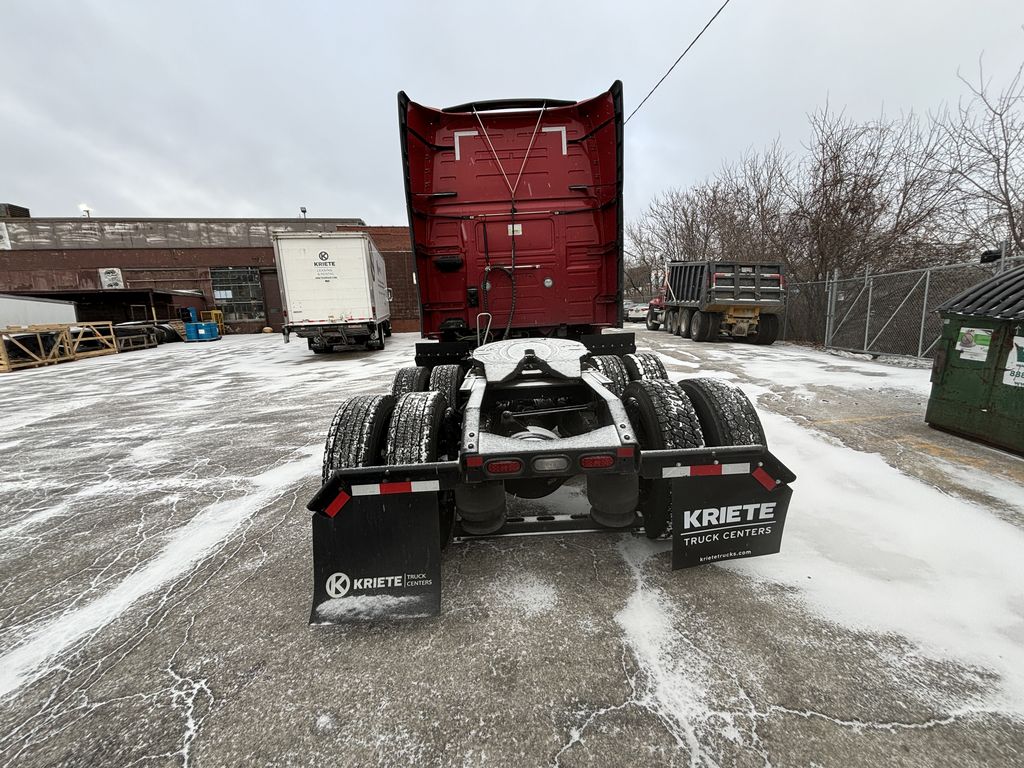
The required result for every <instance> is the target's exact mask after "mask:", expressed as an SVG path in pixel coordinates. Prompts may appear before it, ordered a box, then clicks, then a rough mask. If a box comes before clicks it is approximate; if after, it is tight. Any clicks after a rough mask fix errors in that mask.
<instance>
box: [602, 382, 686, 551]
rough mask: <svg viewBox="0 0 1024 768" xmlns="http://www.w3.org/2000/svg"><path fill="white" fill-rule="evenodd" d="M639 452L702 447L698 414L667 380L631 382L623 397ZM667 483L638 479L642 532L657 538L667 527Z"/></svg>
mask: <svg viewBox="0 0 1024 768" xmlns="http://www.w3.org/2000/svg"><path fill="white" fill-rule="evenodd" d="M622 403H623V405H624V406H625V408H626V414H627V415H628V416H629V421H630V423H631V424H632V425H633V430H634V434H635V435H636V440H637V442H638V443H639V444H640V450H642V451H644V450H647V451H656V450H662V449H665V448H700V447H702V446H703V445H704V436H703V434H702V432H701V428H700V421H699V419H698V418H697V413H696V412H695V411H694V409H693V405H691V404H690V401H689V399H688V398H687V397H686V395H685V394H684V393H683V391H682V390H681V389H679V388H678V387H676V386H675V385H674V384H672V383H671V382H668V381H634V382H632V383H630V384H629V386H627V387H626V391H625V392H624V393H623V395H622ZM671 493H672V485H671V481H670V480H647V479H645V478H640V505H639V506H640V513H641V514H642V515H643V517H644V532H645V533H646V534H647V536H648V538H651V539H656V538H657V537H658V536H661V534H663V533H664V532H665V529H666V528H667V527H668V522H669V513H670V511H671V500H672V498H671Z"/></svg>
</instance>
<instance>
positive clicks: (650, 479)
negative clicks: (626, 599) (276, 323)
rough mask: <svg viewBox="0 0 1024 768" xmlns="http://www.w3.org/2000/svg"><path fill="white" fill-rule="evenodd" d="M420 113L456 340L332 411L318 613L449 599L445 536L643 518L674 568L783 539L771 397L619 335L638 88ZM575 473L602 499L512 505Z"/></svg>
mask: <svg viewBox="0 0 1024 768" xmlns="http://www.w3.org/2000/svg"><path fill="white" fill-rule="evenodd" d="M399 115H400V123H401V126H402V132H403V134H402V135H403V141H402V149H403V157H404V159H405V166H406V192H407V200H408V204H409V213H410V227H411V230H412V233H413V242H414V246H415V248H416V254H415V256H416V262H417V267H418V280H417V286H418V288H419V291H420V298H421V301H422V302H423V305H424V312H423V315H424V320H423V329H422V335H423V336H424V337H427V338H431V339H436V341H432V342H423V343H421V344H418V345H417V350H416V358H415V365H409V366H406V367H404V368H401V369H400V370H398V371H397V373H396V374H395V377H394V380H393V382H392V385H391V389H390V391H389V392H380V393H373V394H359V395H356V396H354V397H350V398H348V399H346V400H344V401H343V402H342V403H341V405H340V407H339V408H338V410H337V412H336V414H335V416H334V419H333V421H332V423H331V425H330V428H329V430H328V435H327V441H326V446H325V450H324V460H323V468H322V476H321V482H322V486H321V488H320V490H319V491H318V492H317V494H316V496H315V497H314V498H313V499H312V500H311V501H310V502H309V504H308V507H309V509H310V510H311V511H312V513H313V514H312V538H313V608H312V612H311V615H310V621H311V623H317V624H320V623H326V624H331V623H340V622H347V621H354V620H365V619H376V618H396V617H422V616H431V615H435V614H437V613H439V612H440V608H441V557H442V552H443V551H444V549H445V548H446V547H448V546H449V545H451V544H452V543H461V544H466V545H469V546H471V545H472V544H471V542H473V541H474V540H477V539H483V538H487V537H496V536H506V535H520V536H522V535H530V534H550V533H563V534H570V533H577V532H593V531H606V532H624V531H625V532H642V533H645V534H646V535H647V536H648V537H651V538H663V537H670V538H671V541H672V566H673V568H688V567H692V566H698V565H703V564H708V563H714V562H718V561H721V560H728V559H736V558H743V557H752V556H756V555H764V554H770V553H773V552H778V551H779V548H780V546H781V539H782V533H783V526H784V524H785V520H786V514H787V510H788V507H789V500H790V496H791V493H792V492H791V489H790V483H792V482H793V481H794V479H795V477H794V475H793V473H792V472H791V471H790V470H789V469H788V468H787V467H786V466H785V465H784V464H783V463H782V462H781V461H780V460H779V459H778V458H776V457H775V456H774V455H772V453H771V452H770V451H769V450H768V448H767V445H766V441H765V436H764V432H763V429H762V427H761V424H760V421H759V420H758V417H757V413H756V412H755V410H754V408H753V406H752V405H751V403H750V401H749V400H748V399H747V398H746V397H745V396H744V395H743V393H742V392H741V391H740V390H738V389H736V388H735V387H733V386H731V385H730V384H728V383H726V382H723V381H721V380H718V379H715V378H710V377H702V376H698V377H693V378H688V379H684V380H682V381H679V382H673V381H670V380H669V378H668V376H667V375H666V372H665V368H664V366H663V365H662V362H661V360H660V358H658V357H657V356H656V355H653V354H650V353H637V351H636V347H635V343H634V339H633V334H629V333H622V332H612V333H605V334H603V335H602V334H600V333H599V332H598V331H600V330H601V329H602V328H608V327H613V326H615V327H621V312H622V307H621V290H620V289H619V280H620V277H619V276H620V275H621V270H620V269H619V268H618V265H620V264H621V259H622V229H621V201H622V198H621V190H622V91H621V85H620V84H619V83H615V84H614V85H613V86H612V87H611V89H610V90H609V91H607V92H606V93H604V94H602V95H600V96H598V97H596V98H594V99H590V100H587V101H582V102H567V101H555V100H550V99H518V100H512V101H499V102H476V103H471V104H464V105H460V106H457V107H451V108H449V109H445V110H434V109H429V108H427V107H422V106H420V105H417V104H414V103H413V102H411V101H410V100H409V99H408V98H407V97H406V96H405V94H399ZM506 181H507V184H506ZM520 226H521V229H520ZM520 238H522V239H520ZM524 244H528V245H524ZM520 270H521V271H520ZM499 273H500V274H499ZM547 280H550V281H551V282H552V285H550V286H549V285H546V281H547ZM488 283H490V285H488ZM502 285H503V288H501V289H499V286H502ZM474 292H475V295H476V299H475V301H476V304H475V305H474V300H473V298H472V297H473V294H474ZM485 297H487V298H486V299H485ZM485 300H486V302H487V303H486V304H485V303H484V302H485ZM478 315H490V316H489V317H478ZM569 482H571V483H581V484H583V485H584V486H585V489H586V490H585V492H586V495H587V498H588V500H589V502H590V507H591V509H590V512H589V513H588V514H580V513H578V512H577V513H572V514H569V513H562V512H560V511H559V510H558V509H549V510H548V513H547V514H541V515H537V514H531V515H529V516H524V515H522V514H518V513H516V512H515V507H514V506H512V507H510V505H509V504H508V500H509V499H510V498H512V497H518V498H520V499H540V498H543V497H545V496H548V495H550V494H552V493H555V492H556V491H557V490H558V489H559V488H561V487H562V486H563V485H564V484H565V483H569Z"/></svg>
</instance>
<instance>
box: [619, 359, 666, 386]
mask: <svg viewBox="0 0 1024 768" xmlns="http://www.w3.org/2000/svg"><path fill="white" fill-rule="evenodd" d="M622 361H623V363H624V364H625V366H626V372H627V373H629V378H630V381H640V380H641V379H643V380H645V381H653V380H659V379H660V380H662V381H668V373H667V372H666V371H665V364H664V363H662V362H661V358H660V357H658V356H657V355H654V354H651V353H650V352H638V353H637V354H635V355H626V356H625V357H624V358H622Z"/></svg>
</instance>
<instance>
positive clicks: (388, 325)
mask: <svg viewBox="0 0 1024 768" xmlns="http://www.w3.org/2000/svg"><path fill="white" fill-rule="evenodd" d="M384 335H385V336H387V337H388V338H389V339H390V338H391V321H390V320H385V321H384Z"/></svg>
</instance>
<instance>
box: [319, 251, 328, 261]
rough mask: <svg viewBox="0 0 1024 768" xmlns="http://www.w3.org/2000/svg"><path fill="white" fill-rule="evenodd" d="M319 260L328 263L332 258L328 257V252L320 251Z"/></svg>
mask: <svg viewBox="0 0 1024 768" xmlns="http://www.w3.org/2000/svg"><path fill="white" fill-rule="evenodd" d="M318 258H319V259H320V261H327V260H328V259H329V258H331V257H330V256H328V255H327V251H320V255H319V256H318Z"/></svg>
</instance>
